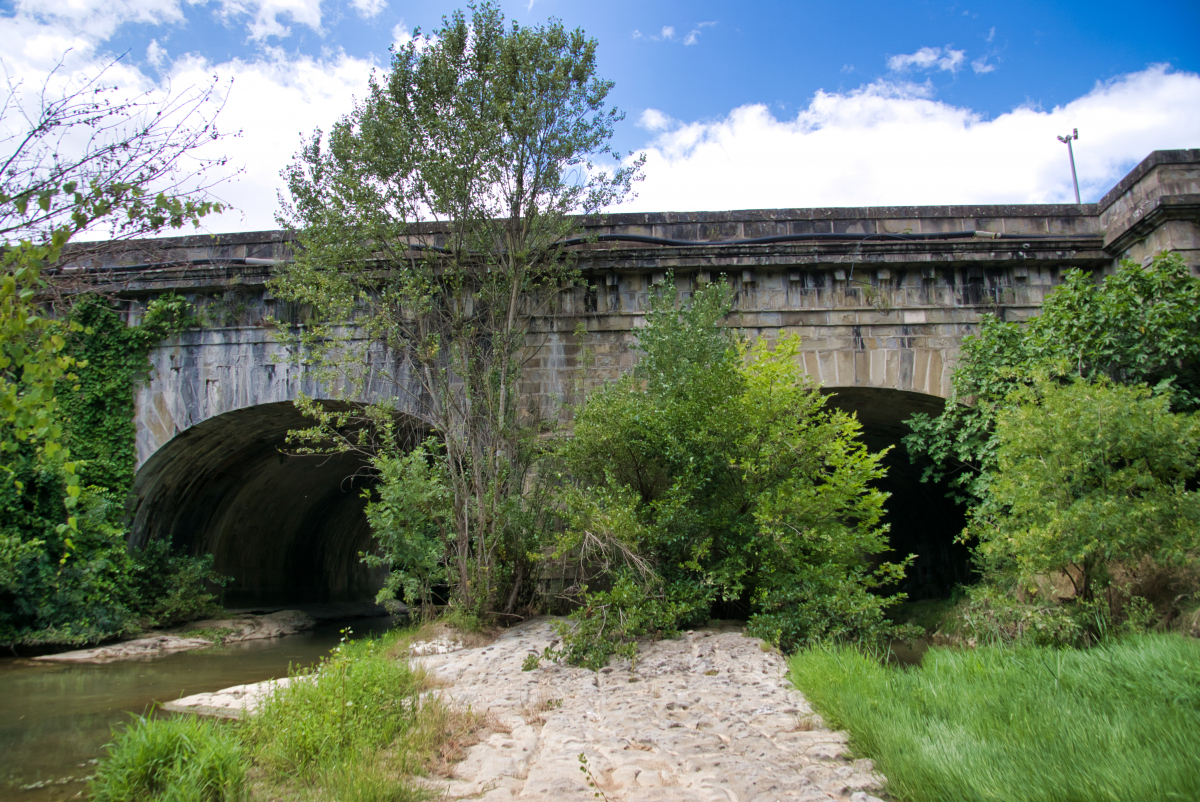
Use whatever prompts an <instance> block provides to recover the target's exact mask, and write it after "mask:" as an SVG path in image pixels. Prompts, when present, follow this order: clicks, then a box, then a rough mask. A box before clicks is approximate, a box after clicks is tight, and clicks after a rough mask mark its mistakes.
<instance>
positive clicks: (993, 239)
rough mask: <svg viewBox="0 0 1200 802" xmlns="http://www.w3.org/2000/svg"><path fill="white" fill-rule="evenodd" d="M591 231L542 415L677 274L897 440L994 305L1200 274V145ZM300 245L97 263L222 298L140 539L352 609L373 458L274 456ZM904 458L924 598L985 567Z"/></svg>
mask: <svg viewBox="0 0 1200 802" xmlns="http://www.w3.org/2000/svg"><path fill="white" fill-rule="evenodd" d="M585 227H586V229H587V230H588V231H589V233H594V234H597V235H599V239H600V241H598V242H593V243H589V244H584V245H579V246H577V249H578V250H579V251H580V253H579V257H580V262H579V264H580V266H581V268H582V272H583V276H584V278H585V279H586V282H585V284H586V286H582V287H579V288H578V289H576V290H573V291H570V292H569V293H566V294H565V297H564V298H563V302H562V304H561V305H560V306H559V309H558V310H557V311H556V312H555V313H554V314H552V315H547V316H545V317H543V318H540V319H539V320H538V321H537V326H536V328H537V334H538V338H539V342H540V347H539V350H538V353H537V355H536V358H534V359H533V360H532V361H531V362H530V364H529V366H528V369H527V370H526V372H525V375H524V379H523V384H522V387H521V391H522V394H523V397H524V399H525V400H526V403H527V404H529V405H530V409H531V411H536V412H537V413H539V414H543V415H551V416H560V415H563V414H564V408H565V405H566V404H567V403H569V402H571V401H574V400H577V399H578V397H579V393H580V391H581V389H582V390H586V389H590V388H594V387H597V386H600V385H602V384H603V383H604V382H606V381H610V380H612V379H614V378H616V377H617V376H619V375H620V374H621V373H622V372H624V371H627V370H629V369H630V367H631V366H632V365H633V363H634V361H635V360H636V352H635V350H634V345H635V343H636V330H637V328H638V326H639V325H640V324H641V322H642V316H643V310H644V309H645V304H646V298H647V294H648V293H649V292H650V291H651V290H652V289H653V288H654V285H656V284H660V283H662V282H664V281H666V280H668V276H673V281H674V282H675V285H676V288H677V289H678V290H679V291H680V292H682V293H684V294H685V295H686V294H687V293H689V292H691V291H692V289H693V287H694V286H695V285H696V283H697V282H698V281H708V280H713V281H716V280H724V281H727V282H728V284H729V286H730V288H731V290H732V291H733V294H734V313H733V315H732V321H731V323H732V325H735V326H738V327H741V328H742V329H744V330H745V331H747V332H748V333H749V334H750V335H751V336H755V337H774V336H777V335H778V334H779V333H781V332H794V333H796V334H799V335H800V336H801V338H802V342H803V346H802V347H803V364H804V369H805V370H806V371H807V372H808V373H809V374H810V375H812V376H814V377H815V378H817V379H818V380H819V381H820V382H821V384H822V385H823V387H824V388H825V389H826V390H827V391H829V392H830V393H833V394H834V398H833V403H836V404H838V405H840V406H842V407H844V408H847V409H851V410H854V411H856V412H857V413H858V415H859V418H860V420H861V421H862V422H863V424H864V427H865V432H864V438H865V439H866V440H867V442H868V443H869V444H870V445H871V446H873V447H884V446H887V445H894V444H896V443H897V442H898V440H899V438H900V437H901V436H902V435H903V434H904V432H905V427H904V425H903V421H904V420H905V419H907V418H908V417H909V416H910V415H912V414H913V413H914V412H921V411H925V412H936V411H938V410H939V409H940V408H941V405H942V400H943V399H944V398H945V397H946V395H947V394H948V393H949V389H950V376H951V371H952V370H953V366H954V363H955V359H956V356H957V354H958V351H959V347H960V344H961V343H962V340H963V338H964V337H965V336H967V335H969V334H971V333H972V332H973V331H975V330H976V327H977V326H978V324H979V321H980V319H981V317H982V316H983V315H984V314H994V315H998V316H1000V317H1002V318H1005V319H1011V320H1023V319H1026V318H1028V317H1029V316H1031V315H1034V314H1036V313H1037V310H1038V308H1039V306H1040V305H1041V303H1042V301H1043V299H1044V298H1045V297H1046V295H1047V294H1048V293H1049V292H1050V291H1051V290H1052V289H1053V288H1054V286H1055V285H1056V284H1057V283H1059V281H1060V280H1061V276H1062V274H1063V272H1064V271H1066V270H1069V269H1071V268H1082V269H1084V270H1089V271H1093V272H1094V273H1096V274H1103V273H1105V272H1107V271H1110V270H1112V269H1113V267H1114V265H1115V263H1116V261H1117V260H1119V259H1124V258H1131V259H1135V260H1144V259H1147V258H1149V257H1150V256H1151V255H1152V254H1153V253H1156V252H1157V251H1159V250H1161V249H1164V248H1169V249H1173V250H1178V251H1181V252H1182V253H1183V254H1184V255H1185V258H1186V259H1188V261H1189V262H1190V263H1191V265H1192V266H1193V270H1196V269H1197V268H1198V267H1200V150H1186V151H1156V152H1155V153H1153V154H1151V155H1150V156H1149V157H1148V158H1147V159H1146V160H1145V161H1143V162H1142V163H1141V164H1140V165H1138V166H1137V167H1136V168H1135V169H1134V170H1133V171H1132V172H1131V173H1130V174H1129V175H1128V176H1127V177H1126V178H1124V179H1123V180H1122V181H1121V182H1120V183H1118V184H1117V186H1116V187H1114V188H1113V189H1112V191H1111V192H1109V193H1108V194H1107V195H1106V196H1105V197H1104V198H1103V199H1102V200H1101V201H1100V202H1099V203H1097V204H1083V205H1039V206H1032V205H1003V206H925V207H877V208H827V209H784V210H753V211H739V212H698V213H661V214H617V215H608V216H603V217H599V218H595V219H590V220H588V221H586V224H585ZM289 255H290V244H289V242H288V240H287V239H286V238H285V236H284V235H283V234H282V233H281V232H260V233H250V234H233V235H220V236H192V237H181V238H173V239H163V240H154V241H144V242H139V243H133V244H132V245H131V246H124V249H123V250H121V251H119V252H118V251H113V252H111V253H109V254H108V255H107V256H105V257H102V259H101V260H100V261H99V262H95V263H93V264H92V265H91V267H100V268H103V269H104V271H105V275H106V276H110V277H111V278H112V280H113V282H114V283H115V285H116V286H117V287H118V288H119V296H120V298H121V299H122V300H123V303H124V311H125V313H126V314H127V317H128V320H129V322H130V323H136V322H137V321H138V320H139V319H140V316H141V314H142V313H143V311H144V310H145V308H146V304H147V303H148V302H149V301H151V300H152V299H153V298H155V297H156V296H158V295H159V294H162V293H166V292H180V293H182V294H184V295H185V296H186V297H187V298H188V299H189V300H191V301H193V302H195V303H196V304H197V306H198V307H200V308H201V309H202V310H203V313H204V316H205V319H206V321H207V322H208V325H207V326H206V327H205V328H203V329H199V330H194V331H188V332H185V333H182V334H179V335H177V336H174V337H172V338H170V339H167V340H165V341H163V342H162V343H160V344H159V345H158V346H157V347H156V348H155V349H154V350H153V352H152V354H151V361H152V364H153V370H152V372H151V375H150V376H149V378H148V380H147V381H146V382H144V383H143V384H141V385H140V386H139V387H138V388H137V391H136V392H137V410H138V411H137V452H138V467H139V470H138V474H137V481H136V487H135V493H136V506H135V508H134V521H133V535H132V538H133V542H134V544H135V545H137V544H140V543H144V542H146V541H147V540H148V539H150V538H169V539H171V540H172V541H173V542H174V543H175V544H176V545H178V546H182V547H185V548H188V549H190V550H192V551H193V552H201V551H207V552H211V553H213V554H215V555H216V560H217V568H218V569H219V570H221V571H223V572H225V573H227V574H230V575H232V576H234V577H235V584H234V585H233V586H232V587H231V588H229V589H228V591H227V603H229V604H234V605H237V604H252V605H264V604H280V603H295V602H302V601H326V600H343V599H353V598H359V597H362V596H364V595H368V594H369V593H370V592H371V590H372V588H374V587H376V586H377V582H378V576H374V575H372V574H371V573H370V572H368V571H367V570H366V569H365V568H364V567H363V566H362V565H361V564H360V563H359V561H358V553H359V552H361V551H364V550H366V549H368V548H369V547H370V537H369V531H368V528H367V525H366V522H365V519H364V517H363V514H362V505H363V501H362V499H361V497H360V494H361V490H362V480H361V479H355V478H352V477H353V475H354V474H355V471H356V469H357V468H358V467H359V466H358V465H357V464H356V463H355V462H354V461H353V460H351V459H349V458H345V457H342V458H332V459H316V458H295V457H285V456H283V455H282V454H281V453H280V450H279V447H280V445H281V444H282V441H283V437H284V435H285V433H286V432H287V431H288V430H289V429H291V428H295V427H297V426H299V425H300V424H301V423H302V418H301V417H300V416H299V415H298V413H297V412H296V411H295V409H294V408H293V406H292V404H291V403H290V402H291V401H292V400H293V399H295V398H296V396H297V394H298V393H300V392H304V393H306V394H308V395H310V396H314V397H318V398H320V397H328V395H329V394H328V393H325V392H324V391H323V389H322V388H321V387H319V386H318V385H317V384H316V383H315V382H313V381H312V379H311V377H309V376H307V375H306V373H305V369H304V367H303V366H301V365H299V364H297V362H296V361H295V359H294V358H293V355H292V354H290V353H288V352H287V350H286V349H285V348H283V347H282V346H281V345H279V344H278V343H277V342H276V339H275V333H276V332H275V330H274V329H273V328H271V327H270V326H268V325H267V323H266V321H267V320H268V318H274V319H275V320H278V321H281V322H283V323H286V324H288V325H303V323H304V310H303V309H295V308H290V307H289V306H288V305H287V304H285V303H282V302H280V301H278V300H277V299H275V298H273V297H272V296H271V294H270V293H269V292H268V291H267V290H266V288H265V282H266V281H267V279H268V278H269V276H270V271H271V265H272V264H273V263H274V262H275V261H277V260H283V259H287V258H288V257H289ZM579 324H582V327H580V326H579ZM578 328H582V329H584V330H586V334H584V335H583V336H577V335H576V331H577V329H578ZM585 348H586V349H587V351H588V352H589V353H590V354H591V355H592V356H591V358H590V359H588V360H587V361H586V363H585V362H584V361H583V360H582V359H581V355H582V354H584V352H585V351H584V349H585ZM392 394H393V393H392V392H391V388H388V387H384V386H372V387H370V388H369V389H368V396H377V397H382V396H390V395H392ZM355 400H360V401H361V400H370V398H369V397H368V398H367V399H355ZM888 460H889V467H890V474H889V477H888V479H887V480H886V481H885V482H884V483H883V484H884V487H885V489H887V490H890V491H891V492H892V494H893V497H892V500H891V504H890V511H889V517H888V520H889V523H891V525H892V533H893V542H894V545H895V547H896V548H897V550H898V551H900V552H902V553H905V554H907V553H909V552H910V551H911V552H917V553H918V554H919V555H920V559H919V561H918V563H917V565H916V566H915V569H914V572H913V576H912V578H911V580H910V583H909V587H908V589H909V590H910V591H911V592H913V593H915V594H917V595H921V594H934V593H939V592H944V591H945V590H946V589H948V587H949V586H950V585H952V584H953V583H954V582H956V581H959V580H961V579H963V578H964V577H965V575H966V571H967V565H966V561H965V555H964V553H963V552H962V550H961V547H958V548H956V547H954V546H953V545H952V544H951V542H950V541H951V539H952V536H953V534H955V533H956V532H957V531H958V530H959V529H960V528H961V525H962V520H961V514H960V513H959V512H958V511H957V510H956V509H955V508H954V507H953V506H952V505H950V504H948V502H946V500H945V499H944V497H943V494H942V491H941V490H940V489H939V488H936V487H931V486H928V485H922V484H920V482H919V481H918V474H919V471H918V470H917V469H916V468H914V467H913V466H911V465H910V463H909V461H908V459H907V456H906V455H904V454H903V450H902V447H901V448H900V449H899V450H894V451H893V452H892V454H891V455H890V456H889V458H888Z"/></svg>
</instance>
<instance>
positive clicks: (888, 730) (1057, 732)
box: [791, 635, 1200, 802]
mask: <svg viewBox="0 0 1200 802" xmlns="http://www.w3.org/2000/svg"><path fill="white" fill-rule="evenodd" d="M791 678H792V681H793V682H794V683H795V684H796V686H797V687H799V688H800V690H802V691H803V692H804V694H805V695H806V696H807V697H808V698H809V700H810V701H811V702H812V703H813V705H814V706H815V707H816V708H817V710H818V711H819V712H820V713H821V714H822V715H823V716H824V717H825V718H826V720H827V721H828V722H829V723H830V724H832V725H834V726H836V727H839V728H844V729H846V730H847V731H849V733H850V735H851V739H852V745H853V746H854V748H855V749H856V750H857V751H858V752H860V753H862V754H863V755H865V756H867V757H870V758H872V759H874V760H875V761H876V765H877V766H878V768H879V770H880V771H881V772H882V773H883V774H885V775H886V776H887V778H888V789H887V790H888V792H889V793H890V794H891V795H893V796H894V797H895V798H896V799H898V800H902V802H933V801H934V800H937V802H943V801H946V802H948V801H949V800H1005V802H1014V801H1016V800H1029V801H1030V802H1034V801H1036V802H1041V801H1042V800H1045V801H1046V802H1051V800H1053V802H1074V801H1075V800H1078V802H1101V801H1104V800H1114V801H1115V800H1130V801H1132V800H1145V799H1155V800H1195V799H1197V797H1198V795H1200V641H1196V640H1193V639H1188V638H1184V637H1180V636H1176V635H1141V636H1130V637H1127V638H1124V639H1121V640H1119V641H1113V642H1109V643H1106V644H1103V645H1100V646H1097V647H1096V648H1093V649H1088V650H1071V649H1050V648H1037V647H1021V648H1013V647H1007V648H1006V647H984V648H979V649H972V650H957V649H940V648H934V649H931V650H930V651H929V652H928V653H927V654H926V655H925V659H924V661H923V662H922V664H921V666H920V667H917V668H910V669H898V668H891V667H885V666H883V665H881V664H880V663H879V661H877V660H874V659H871V658H870V657H867V656H864V655H863V654H862V653H861V652H859V651H857V650H855V649H853V648H850V647H840V648H828V649H813V650H808V651H803V652H800V653H798V654H797V655H795V656H794V657H792V659H791Z"/></svg>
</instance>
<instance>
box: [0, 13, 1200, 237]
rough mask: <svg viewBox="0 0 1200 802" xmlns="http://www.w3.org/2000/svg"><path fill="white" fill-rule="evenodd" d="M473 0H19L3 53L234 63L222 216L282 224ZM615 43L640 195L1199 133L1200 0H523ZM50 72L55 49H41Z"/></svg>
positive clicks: (609, 70)
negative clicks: (280, 203) (347, 116)
mask: <svg viewBox="0 0 1200 802" xmlns="http://www.w3.org/2000/svg"><path fill="white" fill-rule="evenodd" d="M459 5H460V4H459V3H453V2H405V1H404V0H207V1H205V0H16V1H15V2H14V0H4V1H3V2H0V53H3V60H4V63H5V67H6V69H7V70H8V71H9V73H10V75H16V76H18V77H20V78H23V79H24V80H25V81H26V82H27V84H32V83H33V82H34V81H35V80H36V79H37V78H38V76H39V75H44V73H45V72H46V71H47V70H48V69H49V67H50V66H52V63H53V59H54V58H55V57H56V56H57V57H61V55H62V51H64V50H65V49H66V48H67V47H70V48H72V50H71V54H70V56H69V57H68V62H67V66H68V69H69V71H75V72H77V73H78V74H84V73H86V71H87V70H89V69H96V68H97V67H98V65H100V64H102V63H103V62H104V60H105V59H106V58H109V57H111V56H112V55H115V54H119V53H122V52H124V51H126V50H128V51H129V56H128V57H127V59H126V61H127V63H126V64H124V65H123V66H122V67H121V69H119V70H116V71H113V72H112V73H110V75H111V77H112V79H113V80H114V81H115V82H116V83H119V84H121V83H123V84H125V85H127V86H128V87H129V88H130V91H132V90H133V89H134V88H139V89H143V90H144V89H147V88H152V89H153V88H158V87H163V86H165V85H166V84H167V83H168V82H169V83H170V85H171V86H172V87H174V88H175V89H178V88H179V87H181V86H186V85H188V82H189V81H190V82H193V83H194V82H197V81H201V80H203V78H204V76H207V75H212V74H216V75H218V76H220V77H221V78H233V79H234V84H233V89H232V93H231V95H230V97H229V102H228V103H227V105H226V109H225V111H224V112H223V114H222V121H223V125H224V126H225V127H226V128H230V129H232V128H240V129H242V131H243V137H242V138H241V139H240V140H238V141H237V142H235V143H231V144H229V147H230V155H231V157H232V158H233V160H234V161H235V162H239V163H241V164H245V165H246V167H247V170H246V171H245V173H244V174H242V175H241V176H240V177H239V178H238V179H237V181H236V182H234V183H233V184H231V185H229V186H228V187H227V188H225V189H224V190H223V191H224V192H225V193H226V194H227V196H228V198H229V200H231V201H232V202H233V203H235V204H236V205H238V206H241V207H242V212H241V214H240V215H227V216H226V218H223V219H222V220H221V221H218V223H217V224H216V228H217V230H233V229H238V228H242V229H246V228H262V227H271V226H272V225H273V224H272V221H271V216H272V214H273V211H274V188H275V186H276V185H277V184H278V180H277V175H278V170H279V169H280V168H281V167H282V166H283V165H284V164H286V162H287V161H288V159H289V157H290V155H291V154H292V153H293V152H294V151H295V150H296V146H297V145H298V142H299V135H300V132H301V131H309V130H311V129H312V128H313V127H316V126H322V127H327V126H328V125H329V123H331V122H332V121H333V120H334V119H336V118H337V117H338V116H339V115H341V114H343V113H345V111H346V110H348V108H349V105H350V97H351V96H352V95H353V94H354V93H355V92H358V93H361V90H362V87H363V85H364V84H365V78H366V75H367V73H368V72H369V70H370V69H371V68H372V67H376V68H379V69H385V68H386V66H387V60H388V47H389V45H391V44H392V42H394V41H396V40H397V39H398V38H403V37H404V36H405V35H406V34H407V33H411V32H412V31H413V30H414V29H415V28H417V27H418V26H419V27H421V28H422V29H424V30H426V31H428V30H430V29H432V28H434V27H436V26H437V25H438V23H439V21H440V18H441V16H442V15H443V14H447V13H449V12H450V11H451V10H453V9H454V8H456V7H458V6H459ZM503 8H504V10H505V12H506V14H507V15H508V16H509V17H510V18H512V19H515V20H517V21H518V22H520V23H522V24H536V23H538V22H541V21H544V20H545V19H546V18H547V17H549V16H555V17H559V18H561V19H562V20H563V22H564V23H565V24H566V25H567V26H569V27H575V26H579V27H582V28H584V29H585V30H586V31H587V32H588V34H589V35H591V36H594V37H595V38H596V39H598V40H599V42H600V50H599V54H600V72H601V74H602V75H603V76H604V77H607V78H611V79H612V80H614V81H615V82H616V88H615V90H614V92H613V94H612V101H613V103H614V104H615V105H617V106H618V107H620V108H621V109H623V110H624V111H626V112H627V115H628V116H627V119H626V121H625V122H624V123H623V124H622V125H621V126H620V127H619V129H618V132H617V137H616V144H617V146H618V147H619V148H620V149H621V150H623V151H629V150H637V151H640V150H643V149H646V150H648V152H649V154H650V159H649V161H648V169H647V180H646V182H645V184H644V186H643V188H642V191H641V193H640V196H641V197H640V198H639V199H638V200H637V201H635V202H633V203H632V204H630V205H629V206H627V207H626V208H629V209H643V210H646V209H658V210H667V209H685V208H731V207H734V208H745V207H769V206H823V205H867V204H907V203H914V204H917V203H919V204H937V203H971V202H1060V201H1066V200H1069V199H1070V192H1071V190H1070V173H1069V168H1068V167H1067V164H1066V154H1065V153H1063V151H1064V150H1065V148H1063V146H1062V145H1060V144H1059V143H1057V142H1056V141H1055V138H1054V135H1055V134H1058V133H1066V132H1067V131H1069V130H1070V129H1071V128H1072V127H1078V128H1079V129H1080V140H1079V141H1078V143H1077V158H1078V161H1079V165H1080V178H1081V183H1082V185H1083V189H1084V196H1085V198H1084V199H1085V200H1095V199H1096V198H1098V197H1099V196H1100V195H1101V194H1103V192H1104V191H1106V190H1107V189H1108V188H1109V187H1110V186H1111V185H1112V183H1113V182H1114V181H1115V180H1117V179H1119V178H1120V175H1121V174H1123V172H1124V171H1125V170H1127V169H1128V168H1129V167H1131V166H1132V165H1133V164H1134V163H1136V162H1137V161H1138V160H1140V159H1141V158H1143V157H1144V156H1145V155H1146V154H1147V153H1148V152H1149V151H1150V150H1153V149H1155V148H1175V147H1200V76H1198V75H1197V73H1200V44H1198V41H1200V37H1197V33H1200V3H1196V2H1194V0H1193V2H1157V3H1144V4H1141V5H1140V6H1137V7H1136V10H1135V9H1134V7H1133V6H1132V5H1131V4H1128V3H1125V4H1116V3H1097V2H1093V3H1088V4H1081V3H1078V2H1076V3H1046V2H1039V3H1033V2H1005V3H995V2H991V3H980V4H973V3H966V4H963V3H953V2H842V3H836V4H835V3H820V4H818V3H782V2H737V3H734V2H714V1H707V2H687V3H684V2H627V1H626V0H620V1H618V2H594V1H593V2H580V0H534V2H532V3H530V2H529V0H524V1H523V2H506V3H504V4H503ZM39 71H40V72H39Z"/></svg>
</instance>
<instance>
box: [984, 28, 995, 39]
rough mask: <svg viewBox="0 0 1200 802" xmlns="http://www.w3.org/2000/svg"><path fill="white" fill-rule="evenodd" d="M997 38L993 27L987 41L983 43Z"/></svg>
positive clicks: (989, 30) (989, 31) (989, 29)
mask: <svg viewBox="0 0 1200 802" xmlns="http://www.w3.org/2000/svg"><path fill="white" fill-rule="evenodd" d="M995 38H996V29H995V28H994V27H992V28H988V35H987V39H984V40H983V41H985V42H990V41H992V40H993V39H995Z"/></svg>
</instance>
